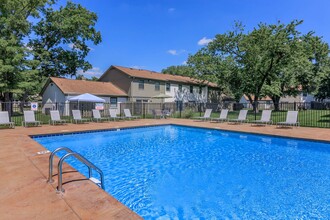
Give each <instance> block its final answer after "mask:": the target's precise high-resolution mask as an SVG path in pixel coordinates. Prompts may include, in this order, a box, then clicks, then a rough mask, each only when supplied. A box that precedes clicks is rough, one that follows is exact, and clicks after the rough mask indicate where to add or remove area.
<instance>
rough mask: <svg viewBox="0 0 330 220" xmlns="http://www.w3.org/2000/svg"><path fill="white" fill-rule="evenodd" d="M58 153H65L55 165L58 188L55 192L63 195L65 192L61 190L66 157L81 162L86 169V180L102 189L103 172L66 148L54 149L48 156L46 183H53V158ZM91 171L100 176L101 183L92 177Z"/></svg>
mask: <svg viewBox="0 0 330 220" xmlns="http://www.w3.org/2000/svg"><path fill="white" fill-rule="evenodd" d="M59 151H66V152H67V153H66V154H65V155H64V156H62V157H61V159H60V161H59V162H58V164H57V169H58V173H57V177H58V186H57V192H58V193H64V192H65V190H64V189H63V186H62V185H63V182H62V173H63V172H62V165H63V162H64V160H65V159H66V158H68V157H75V158H76V159H78V160H79V161H80V162H82V163H83V164H85V165H86V166H87V167H88V179H89V180H91V181H92V182H94V183H95V184H96V185H98V186H99V187H101V188H102V189H104V183H103V182H104V176H103V172H102V170H100V169H99V168H98V167H97V166H95V165H94V164H93V163H92V162H90V161H89V160H87V159H86V158H85V157H83V156H82V155H81V154H79V153H77V152H74V151H73V150H71V149H70V148H67V147H59V148H57V149H55V150H54V151H53V152H52V153H51V154H50V156H49V175H48V181H47V182H48V183H53V182H54V180H53V158H54V155H55V154H56V153H57V152H59ZM92 170H95V171H96V172H98V173H99V174H100V178H101V181H98V180H97V179H95V178H94V177H92Z"/></svg>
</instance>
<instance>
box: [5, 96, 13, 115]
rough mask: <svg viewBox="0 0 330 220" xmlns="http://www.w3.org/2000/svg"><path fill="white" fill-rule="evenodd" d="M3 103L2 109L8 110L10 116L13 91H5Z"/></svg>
mask: <svg viewBox="0 0 330 220" xmlns="http://www.w3.org/2000/svg"><path fill="white" fill-rule="evenodd" d="M4 97H5V103H4V105H3V110H4V111H8V114H9V117H11V115H12V113H13V93H11V92H5V93H4Z"/></svg>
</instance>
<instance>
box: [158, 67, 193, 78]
mask: <svg viewBox="0 0 330 220" xmlns="http://www.w3.org/2000/svg"><path fill="white" fill-rule="evenodd" d="M193 71H194V70H193V69H192V68H191V67H190V66H187V65H180V66H169V67H167V68H165V69H162V73H167V74H172V75H179V76H188V77H191V76H193V75H194V73H193Z"/></svg>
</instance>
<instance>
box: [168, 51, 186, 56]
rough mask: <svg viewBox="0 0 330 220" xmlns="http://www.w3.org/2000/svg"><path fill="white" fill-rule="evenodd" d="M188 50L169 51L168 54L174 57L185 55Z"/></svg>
mask: <svg viewBox="0 0 330 220" xmlns="http://www.w3.org/2000/svg"><path fill="white" fill-rule="evenodd" d="M185 52H186V50H168V51H167V53H169V54H171V55H173V56H177V55H179V54H182V53H185Z"/></svg>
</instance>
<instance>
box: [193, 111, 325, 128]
mask: <svg viewBox="0 0 330 220" xmlns="http://www.w3.org/2000/svg"><path fill="white" fill-rule="evenodd" d="M203 114H204V113H202V116H203ZM238 114H239V111H231V112H229V113H228V118H229V119H235V118H237V117H238ZM286 114H287V111H276V112H275V111H273V112H272V116H271V120H272V121H273V124H276V123H277V122H282V121H285V120H286ZM219 115H220V113H214V112H213V113H212V118H218V117H219ZM199 116H200V113H199V112H197V113H193V116H192V117H199ZM247 118H248V120H249V121H253V120H255V118H256V120H259V119H260V118H261V111H260V112H259V113H257V114H256V117H255V114H254V112H253V111H249V112H248V116H247ZM298 121H299V122H300V126H303V127H319V128H330V110H304V111H299V113H298Z"/></svg>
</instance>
